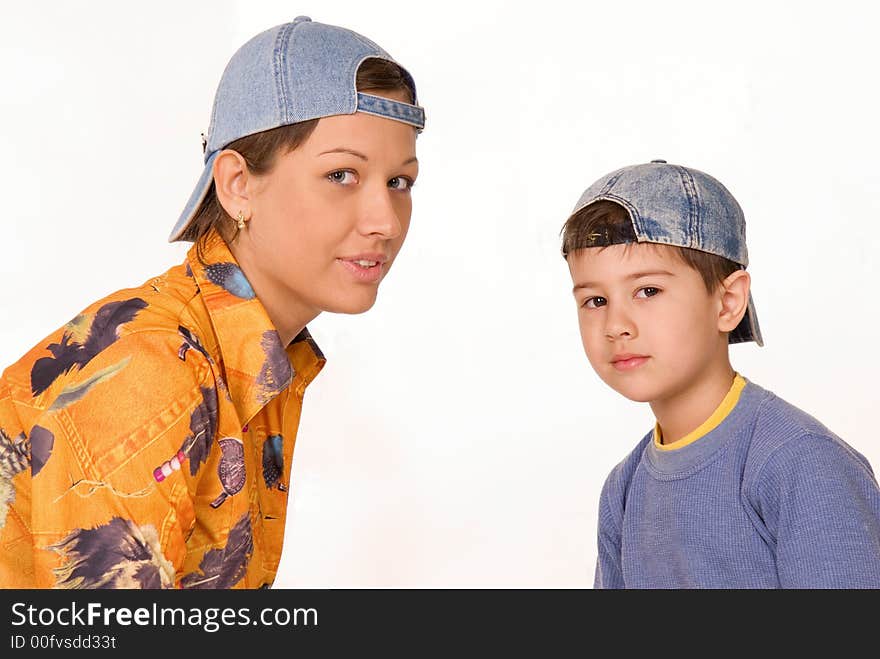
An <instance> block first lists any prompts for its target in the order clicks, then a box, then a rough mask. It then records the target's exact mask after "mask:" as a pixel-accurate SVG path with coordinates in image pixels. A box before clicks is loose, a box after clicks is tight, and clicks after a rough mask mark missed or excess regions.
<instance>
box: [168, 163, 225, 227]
mask: <svg viewBox="0 0 880 659" xmlns="http://www.w3.org/2000/svg"><path fill="white" fill-rule="evenodd" d="M218 153H219V151H215V152H214V153H212V154H211V155H210V156H209V157H208V159H207V160H206V161H205V168H204V169H203V170H202V175H201V176H200V177H199V181H198V183H196V187H195V189H194V190H193V191H192V194H191V195H190V197H189V201H187V202H186V206H184V208H183V212H182V213H181V214H180V218H179V219H178V220H177V224H175V225H174V228H173V229H172V230H171V235H170V236H168V242H169V243H173V242H176V241H178V240H180V236H181V234H182V233H183V232H184V231H186V229H187V227H188V226H189V224H190V222H192V220H193V217H194V216H195V214H196V211H198V210H199V206H201V204H202V201H203V200H204V199H205V195H207V194H208V190H210V189H211V183H212V182H213V181H214V174H213V170H214V160H216V159H217V154H218Z"/></svg>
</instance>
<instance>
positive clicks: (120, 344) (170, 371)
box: [2, 266, 214, 410]
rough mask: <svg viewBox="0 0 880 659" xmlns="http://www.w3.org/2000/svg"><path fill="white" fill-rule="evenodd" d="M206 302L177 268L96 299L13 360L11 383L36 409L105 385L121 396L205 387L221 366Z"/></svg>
mask: <svg viewBox="0 0 880 659" xmlns="http://www.w3.org/2000/svg"><path fill="white" fill-rule="evenodd" d="M200 307H201V300H200V296H199V295H198V288H197V286H196V284H195V281H194V280H193V279H192V277H191V275H188V274H187V273H186V268H185V266H175V267H173V268H171V269H169V270H168V271H167V272H165V273H163V274H162V275H159V276H158V277H154V278H151V279H150V280H148V281H146V282H145V283H144V284H142V285H141V286H139V287H135V288H127V289H122V290H119V291H116V292H114V293H111V294H110V295H108V296H106V297H104V298H102V299H100V300H97V301H96V302H94V303H92V304H90V305H89V306H88V307H86V308H85V309H84V310H83V311H82V312H81V313H79V314H77V315H76V317H74V318H73V319H72V320H70V321H69V322H68V323H66V324H65V325H63V326H62V327H60V328H58V329H57V330H56V331H55V332H53V333H52V334H50V335H49V336H47V337H45V338H44V339H43V340H42V341H39V342H37V344H36V345H34V346H33V348H31V349H30V350H29V351H28V352H27V353H26V354H25V355H24V356H22V357H21V358H20V359H19V360H18V361H17V362H15V363H14V364H12V365H11V366H9V367H8V368H7V369H6V370H5V371H4V373H3V376H2V381H3V388H4V389H6V393H7V394H8V395H10V396H11V397H12V398H14V399H15V400H16V401H17V402H19V403H20V404H23V405H26V406H28V407H31V408H33V409H34V410H47V409H50V408H52V409H58V407H59V406H61V405H64V406H66V405H70V404H73V403H74V402H76V401H79V400H80V399H82V398H83V397H84V396H85V395H86V393H87V392H89V391H91V390H92V389H95V388H99V387H100V388H105V387H110V388H111V389H112V390H114V392H115V394H116V395H118V396H119V397H120V401H121V400H123V399H124V398H125V397H126V396H141V397H142V396H145V395H147V396H153V397H157V396H160V397H164V398H168V397H171V398H174V397H180V396H182V395H184V394H185V391H186V390H190V389H195V390H196V391H197V390H198V386H199V384H200V383H202V384H204V383H206V382H210V381H211V380H213V373H212V371H213V366H214V360H213V359H212V357H211V355H210V352H209V349H208V347H206V346H210V345H211V342H210V340H208V339H209V338H210V332H211V330H210V321H209V319H208V317H207V314H206V313H205V312H203V310H202V309H201V308H200ZM206 337H207V338H206ZM132 378H134V380H133V379H132ZM114 380H115V381H116V383H117V384H116V386H113V381H114ZM123 383H124V389H123V390H120V387H119V385H120V384H123Z"/></svg>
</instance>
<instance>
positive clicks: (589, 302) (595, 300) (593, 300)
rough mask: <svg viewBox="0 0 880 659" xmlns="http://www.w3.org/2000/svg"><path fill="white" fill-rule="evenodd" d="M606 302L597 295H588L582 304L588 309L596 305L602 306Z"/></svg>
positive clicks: (606, 302) (606, 301)
mask: <svg viewBox="0 0 880 659" xmlns="http://www.w3.org/2000/svg"><path fill="white" fill-rule="evenodd" d="M606 304H608V300H606V299H605V298H604V297H600V296H598V295H597V296H596V297H588V298H587V299H586V300H584V304H583V306H585V307H587V308H588V309H596V308H597V307H604V306H605V305H606Z"/></svg>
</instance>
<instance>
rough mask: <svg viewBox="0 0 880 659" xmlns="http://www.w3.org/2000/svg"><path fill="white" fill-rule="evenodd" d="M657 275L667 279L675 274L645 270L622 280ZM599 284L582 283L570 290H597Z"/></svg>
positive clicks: (666, 271)
mask: <svg viewBox="0 0 880 659" xmlns="http://www.w3.org/2000/svg"><path fill="white" fill-rule="evenodd" d="M657 275H666V276H667V277H674V276H675V273H672V272H669V271H668V270H646V271H645V272H634V273H632V274H631V275H627V276H626V277H624V279H626V280H628V281H632V280H635V279H641V278H642V277H656V276H657ZM598 287H599V284H597V283H596V282H592V281H583V282H581V283H579V284H575V285H574V288H572V289H571V292H572V293H574V292H575V291H577V290H578V289H581V288H598Z"/></svg>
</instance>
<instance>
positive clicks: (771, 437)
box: [744, 381, 871, 481]
mask: <svg viewBox="0 0 880 659" xmlns="http://www.w3.org/2000/svg"><path fill="white" fill-rule="evenodd" d="M749 390H750V391H749ZM744 393H748V394H749V395H750V397H752V398H753V400H755V403H756V411H755V414H754V417H753V420H752V427H751V429H750V431H749V443H748V458H747V461H746V465H745V472H746V473H745V477H746V480H747V481H748V480H749V476H750V475H751V476H752V477H754V478H757V477H758V476H759V475H760V474H761V473H762V472H763V471H764V470H765V469H766V468H767V467H768V465H770V466H772V465H777V466H783V465H785V466H786V468H788V467H791V468H795V467H796V466H797V465H798V464H799V463H800V464H806V463H817V462H819V463H820V462H821V461H822V460H846V461H854V462H855V463H858V464H860V465H861V466H863V467H864V468H866V469H867V470H868V471H869V472H871V466H870V464H869V462H868V460H867V459H866V458H865V457H864V456H863V455H861V454H860V453H859V452H858V451H856V450H855V449H854V448H853V447H852V446H850V445H849V444H847V443H846V442H845V441H844V440H843V439H841V438H840V437H839V436H838V435H837V434H835V433H834V432H833V431H832V430H830V429H829V428H828V427H827V426H825V424H823V423H822V422H821V421H819V420H818V419H817V418H816V417H814V416H813V415H811V414H809V413H808V412H806V411H804V410H803V409H801V408H799V407H797V406H796V405H794V404H792V403H790V402H788V401H787V400H785V399H783V398H780V397H779V396H778V395H776V394H775V393H773V392H772V391H769V390H767V389H764V388H762V387H760V386H759V385H757V384H755V383H753V382H751V381H749V383H748V386H747V389H746V391H745V392H744Z"/></svg>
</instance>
